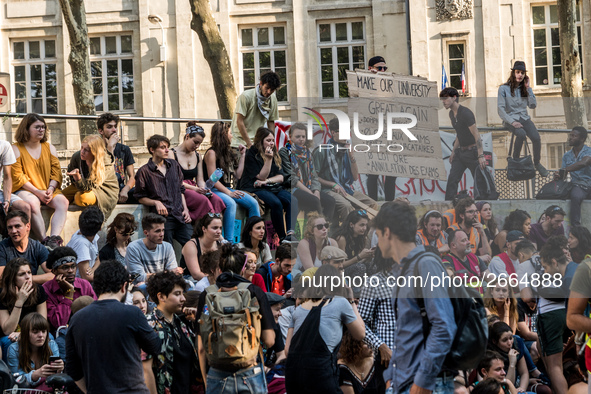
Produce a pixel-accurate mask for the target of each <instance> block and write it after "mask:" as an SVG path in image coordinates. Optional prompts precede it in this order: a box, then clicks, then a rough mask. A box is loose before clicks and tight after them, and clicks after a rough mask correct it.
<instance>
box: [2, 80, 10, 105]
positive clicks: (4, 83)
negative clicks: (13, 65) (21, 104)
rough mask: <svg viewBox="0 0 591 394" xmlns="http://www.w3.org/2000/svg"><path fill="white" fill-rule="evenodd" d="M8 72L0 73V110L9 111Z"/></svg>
mask: <svg viewBox="0 0 591 394" xmlns="http://www.w3.org/2000/svg"><path fill="white" fill-rule="evenodd" d="M9 89H10V74H8V73H0V112H9V111H10V91H9Z"/></svg>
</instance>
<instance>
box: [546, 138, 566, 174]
mask: <svg viewBox="0 0 591 394" xmlns="http://www.w3.org/2000/svg"><path fill="white" fill-rule="evenodd" d="M546 149H547V153H548V165H549V166H550V168H560V167H561V166H562V156H564V154H565V153H566V152H567V151H568V148H567V147H566V143H564V142H561V143H557V144H547V145H546Z"/></svg>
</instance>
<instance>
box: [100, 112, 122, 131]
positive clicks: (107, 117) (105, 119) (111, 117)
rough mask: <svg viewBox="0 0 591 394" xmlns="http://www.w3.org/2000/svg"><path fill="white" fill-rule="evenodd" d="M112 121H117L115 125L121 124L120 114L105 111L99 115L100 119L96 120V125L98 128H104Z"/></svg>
mask: <svg viewBox="0 0 591 394" xmlns="http://www.w3.org/2000/svg"><path fill="white" fill-rule="evenodd" d="M112 121H115V125H117V124H119V116H117V115H115V114H112V113H110V112H105V113H104V114H102V115H101V116H99V118H98V120H97V121H96V127H97V129H99V130H102V129H103V127H105V125H106V124H107V123H111V122H112Z"/></svg>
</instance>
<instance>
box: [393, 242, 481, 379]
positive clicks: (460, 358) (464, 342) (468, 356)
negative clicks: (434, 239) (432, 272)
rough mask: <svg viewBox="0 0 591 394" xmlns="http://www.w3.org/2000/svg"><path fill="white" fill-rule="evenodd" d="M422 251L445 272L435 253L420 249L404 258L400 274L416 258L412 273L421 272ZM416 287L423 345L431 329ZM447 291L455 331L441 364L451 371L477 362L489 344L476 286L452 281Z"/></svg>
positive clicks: (466, 367)
mask: <svg viewBox="0 0 591 394" xmlns="http://www.w3.org/2000/svg"><path fill="white" fill-rule="evenodd" d="M425 255H429V256H431V257H433V258H435V259H437V261H438V262H439V263H440V264H441V271H442V272H445V269H444V268H443V263H442V262H441V258H440V257H439V256H438V255H436V254H435V253H432V252H420V253H417V255H416V256H415V257H414V258H413V259H411V260H409V261H407V262H406V264H405V265H404V267H403V269H402V274H404V273H405V272H406V271H407V270H408V267H409V266H410V263H412V262H413V261H415V260H417V263H416V264H415V267H414V273H413V275H414V276H415V277H418V276H419V275H420V273H419V260H420V258H421V257H423V256H425ZM415 290H416V291H418V292H419V294H418V296H417V303H418V304H419V308H420V309H421V316H422V319H423V337H424V339H425V341H424V342H423V346H426V342H427V337H428V336H429V332H430V331H431V323H429V318H428V316H427V310H426V309H425V300H424V298H423V294H422V293H423V290H422V288H421V287H420V286H417V287H416V288H415ZM448 294H449V300H450V301H451V304H452V306H453V309H454V320H455V321H456V324H457V331H456V335H455V337H454V339H453V342H452V345H451V348H450V351H449V353H448V354H447V357H446V358H445V362H444V363H443V367H444V368H445V369H449V370H454V371H457V370H469V369H472V368H474V367H475V366H476V365H478V363H479V362H480V360H481V359H482V357H484V353H485V352H486V346H487V344H488V322H487V319H486V310H485V308H484V301H483V300H482V297H481V296H480V293H479V292H478V290H477V289H474V288H471V287H464V286H454V285H453V284H452V286H450V287H449V289H448ZM442 369H443V368H442Z"/></svg>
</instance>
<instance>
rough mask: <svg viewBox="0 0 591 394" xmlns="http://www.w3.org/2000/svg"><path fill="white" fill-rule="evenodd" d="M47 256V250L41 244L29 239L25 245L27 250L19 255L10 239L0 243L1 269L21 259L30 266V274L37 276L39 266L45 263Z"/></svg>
mask: <svg viewBox="0 0 591 394" xmlns="http://www.w3.org/2000/svg"><path fill="white" fill-rule="evenodd" d="M47 256H49V252H48V251H47V248H46V247H45V246H43V245H42V244H41V242H39V241H35V240H34V239H31V238H29V244H28V245H27V250H25V252H24V253H20V252H19V251H18V250H16V248H15V247H14V244H13V243H12V239H10V238H6V239H5V240H3V241H2V242H0V266H1V267H6V264H7V263H8V262H9V261H10V260H12V259H16V258H17V257H22V258H23V259H25V260H27V261H28V262H29V264H30V265H31V272H32V273H33V275H37V271H38V270H39V267H40V266H41V264H43V263H45V262H46V261H47Z"/></svg>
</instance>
